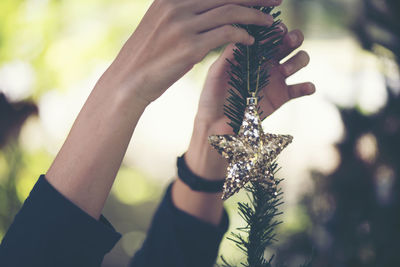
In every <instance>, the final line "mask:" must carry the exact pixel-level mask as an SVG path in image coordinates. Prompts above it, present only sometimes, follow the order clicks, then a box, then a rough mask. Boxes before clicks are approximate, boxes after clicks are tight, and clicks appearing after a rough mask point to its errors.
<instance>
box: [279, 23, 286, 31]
mask: <svg viewBox="0 0 400 267" xmlns="http://www.w3.org/2000/svg"><path fill="white" fill-rule="evenodd" d="M278 29H279V30H280V31H281V32H284V31H285V27H283V25H282V24H279V26H278Z"/></svg>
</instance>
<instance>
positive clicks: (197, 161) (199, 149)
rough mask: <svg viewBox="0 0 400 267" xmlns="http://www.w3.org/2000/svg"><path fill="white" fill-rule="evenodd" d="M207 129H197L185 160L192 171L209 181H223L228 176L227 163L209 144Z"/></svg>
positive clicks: (194, 131)
mask: <svg viewBox="0 0 400 267" xmlns="http://www.w3.org/2000/svg"><path fill="white" fill-rule="evenodd" d="M208 136H209V132H208V130H207V127H204V128H203V127H195V129H194V130H193V134H192V138H191V141H190V144H189V148H188V150H187V151H186V153H185V160H186V164H187V166H188V167H189V168H190V170H191V171H192V172H193V173H194V174H196V175H197V176H200V177H202V178H204V179H207V180H221V179H224V177H225V175H226V168H227V166H228V163H227V161H226V160H225V159H224V158H222V157H221V155H220V154H219V153H218V152H217V151H216V150H215V149H214V148H212V147H211V145H210V144H209V143H208Z"/></svg>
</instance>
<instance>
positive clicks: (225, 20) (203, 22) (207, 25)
mask: <svg viewBox="0 0 400 267" xmlns="http://www.w3.org/2000/svg"><path fill="white" fill-rule="evenodd" d="M273 22H274V18H273V17H272V16H271V15H268V14H264V13H263V12H261V11H259V10H256V9H253V8H248V7H243V6H239V5H232V4H228V5H224V6H221V7H217V8H214V9H212V10H210V11H207V12H205V13H203V14H201V15H198V16H196V18H195V19H194V20H193V22H192V23H193V27H194V28H195V29H196V30H197V31H198V32H204V31H207V30H210V29H214V28H217V27H220V26H222V25H230V24H254V25H260V26H271V25H272V23H273Z"/></svg>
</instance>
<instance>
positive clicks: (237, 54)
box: [224, 7, 282, 133]
mask: <svg viewBox="0 0 400 267" xmlns="http://www.w3.org/2000/svg"><path fill="white" fill-rule="evenodd" d="M254 8H255V9H258V10H260V11H262V12H264V13H267V14H270V13H271V12H272V10H273V8H265V7H254ZM279 15H280V12H276V13H273V14H272V16H273V17H274V18H277V17H278V16H279ZM279 23H281V21H280V20H276V21H275V22H274V23H273V24H272V25H271V26H270V27H263V26H257V25H235V26H236V27H240V28H242V29H245V30H246V31H247V32H248V33H249V34H250V35H252V36H253V37H254V39H255V42H254V44H253V45H251V46H246V45H242V44H236V47H235V49H234V60H233V61H230V60H227V61H228V62H229V65H230V71H229V72H228V75H229V77H230V81H229V85H230V86H231V89H229V96H228V98H227V101H228V104H226V105H225V106H224V112H225V115H226V116H227V117H228V118H229V119H230V122H229V123H228V124H229V125H230V126H231V127H232V129H233V131H234V132H235V133H238V132H239V128H240V125H241V122H242V120H243V116H244V111H245V108H246V99H247V97H249V96H251V94H252V93H254V94H255V95H256V96H257V97H258V98H259V100H261V99H260V97H259V96H258V93H259V91H260V89H262V88H264V87H265V86H267V84H268V78H269V74H268V68H267V67H268V66H267V63H268V62H270V61H271V60H272V59H273V56H274V55H275V54H276V52H277V50H278V45H279V44H280V43H281V39H282V36H281V34H280V30H279V29H278V27H277V26H278V24H279ZM261 115H262V111H260V116H261ZM261 118H262V116H261ZM263 119H265V117H264V118H263Z"/></svg>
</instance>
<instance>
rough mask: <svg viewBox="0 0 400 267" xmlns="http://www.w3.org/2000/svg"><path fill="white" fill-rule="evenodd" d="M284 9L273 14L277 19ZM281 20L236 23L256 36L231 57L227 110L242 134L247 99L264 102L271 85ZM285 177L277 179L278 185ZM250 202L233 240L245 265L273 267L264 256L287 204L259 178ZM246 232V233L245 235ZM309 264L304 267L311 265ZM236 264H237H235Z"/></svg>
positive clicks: (243, 206)
mask: <svg viewBox="0 0 400 267" xmlns="http://www.w3.org/2000/svg"><path fill="white" fill-rule="evenodd" d="M254 8H255V9H258V10H261V11H262V12H264V13H268V14H271V12H272V10H273V8H264V7H254ZM279 15H280V12H276V13H274V14H272V16H273V17H274V18H277V17H278V16H279ZM280 23H281V21H280V20H276V21H275V22H274V23H273V25H272V26H271V27H262V26H256V25H235V26H237V27H240V28H243V29H245V30H246V31H247V32H248V33H249V34H250V35H252V36H253V37H254V39H255V42H254V44H253V45H252V46H245V45H242V44H236V47H235V49H234V60H233V61H230V60H227V61H228V62H229V64H230V71H228V74H229V77H230V81H229V85H230V86H231V88H230V89H229V96H228V98H227V102H228V104H226V105H225V106H224V113H225V115H226V116H227V117H228V118H229V120H230V122H229V123H228V124H229V125H230V126H231V127H232V129H233V131H234V133H236V134H238V132H239V129H240V126H241V124H242V121H243V117H244V112H245V109H246V102H247V101H246V99H247V97H249V96H253V95H254V96H256V97H257V98H258V100H259V101H258V102H260V100H261V98H262V96H259V95H258V93H259V91H260V89H262V88H264V87H265V86H266V85H268V82H269V80H268V79H269V69H268V67H269V66H268V63H270V62H271V61H272V60H273V59H274V58H273V57H274V55H275V54H276V53H277V51H278V46H279V44H280V43H281V40H282V35H281V32H280V30H279V29H278V27H277V26H278V24H280ZM258 110H259V115H260V118H262V120H264V119H265V118H266V117H263V116H262V111H261V110H260V108H259V107H258ZM277 171H278V170H277V164H276V163H273V164H272V165H271V166H270V167H269V173H271V178H272V179H273V180H274V177H275V173H276V172H277ZM280 181H281V180H276V185H277V186H278V184H279V183H280ZM245 189H246V190H247V192H248V193H247V196H248V199H249V203H242V202H239V203H238V209H239V215H240V216H241V217H242V218H243V219H244V221H245V223H246V226H244V227H241V228H238V229H237V230H238V233H233V232H232V233H231V237H228V239H229V240H231V241H233V242H234V243H235V244H236V246H237V247H238V248H239V249H240V250H241V251H242V252H243V253H244V254H245V255H246V262H241V266H244V267H272V263H271V262H272V260H273V258H274V255H273V256H271V257H270V259H269V260H267V259H265V258H264V253H265V250H266V248H267V247H268V246H270V245H271V244H272V243H273V242H275V241H276V238H275V231H274V229H275V227H276V226H277V225H279V224H280V223H281V221H278V220H277V219H276V217H277V216H278V215H280V214H282V213H281V212H279V211H278V207H279V206H280V205H281V204H282V203H283V202H282V195H283V192H282V191H281V189H278V190H277V191H271V188H270V184H269V183H268V182H267V181H263V180H256V181H253V182H250V184H249V185H247V186H246V187H245ZM243 234H244V235H243ZM221 260H222V262H223V265H220V267H234V265H231V264H230V263H228V262H227V260H225V259H224V257H223V256H221ZM309 266H311V265H310V264H305V265H303V267H309ZM235 267H236V266H235Z"/></svg>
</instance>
